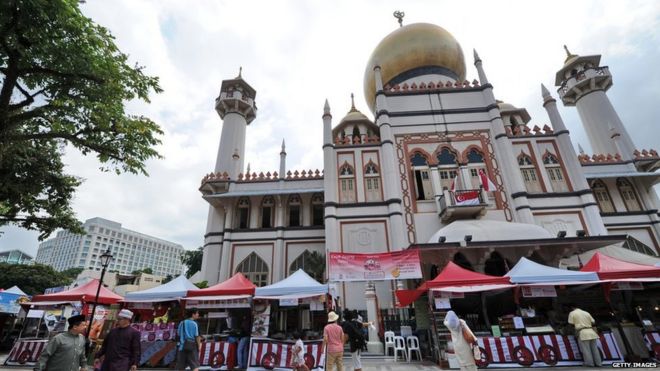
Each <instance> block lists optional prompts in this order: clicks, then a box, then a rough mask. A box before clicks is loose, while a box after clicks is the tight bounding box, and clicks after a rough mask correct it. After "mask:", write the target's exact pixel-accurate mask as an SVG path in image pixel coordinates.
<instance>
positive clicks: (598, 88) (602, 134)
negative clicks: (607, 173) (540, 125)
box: [555, 45, 635, 160]
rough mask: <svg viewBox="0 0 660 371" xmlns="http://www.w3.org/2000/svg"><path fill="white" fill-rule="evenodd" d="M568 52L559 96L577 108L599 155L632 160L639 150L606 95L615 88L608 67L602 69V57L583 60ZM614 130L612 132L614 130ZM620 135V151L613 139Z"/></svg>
mask: <svg viewBox="0 0 660 371" xmlns="http://www.w3.org/2000/svg"><path fill="white" fill-rule="evenodd" d="M564 49H566V55H567V57H566V61H565V63H564V67H562V68H561V69H560V70H559V71H558V72H557V75H556V78H555V85H556V86H558V87H559V89H557V92H558V93H559V97H560V98H561V100H562V102H563V103H564V105H565V106H567V107H570V106H575V107H577V110H578V113H579V114H580V119H581V121H582V124H583V125H584V128H585V130H586V132H587V136H588V137H589V142H590V143H591V148H592V149H593V151H594V153H595V154H612V155H614V154H616V153H619V154H620V155H621V158H622V159H623V160H631V159H632V156H633V151H634V150H635V146H634V144H633V142H632V140H631V139H630V135H628V132H627V131H626V128H625V127H624V126H623V123H622V122H621V119H620V118H619V115H618V114H617V113H616V111H615V110H614V107H613V106H612V103H611V102H610V100H609V98H608V97H607V94H605V92H606V91H607V90H608V89H609V88H610V87H611V86H612V75H611V74H610V70H609V68H608V67H607V66H600V55H588V56H579V55H575V54H571V53H570V52H569V51H568V48H566V45H564ZM610 128H611V129H612V130H611V129H610ZM612 133H617V134H618V138H617V140H618V141H619V146H618V147H619V148H617V145H616V143H615V140H614V139H613V138H612Z"/></svg>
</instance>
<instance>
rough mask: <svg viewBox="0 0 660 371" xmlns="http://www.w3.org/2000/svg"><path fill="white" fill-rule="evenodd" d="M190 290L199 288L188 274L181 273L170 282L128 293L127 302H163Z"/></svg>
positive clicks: (176, 297)
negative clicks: (190, 279) (187, 276)
mask: <svg viewBox="0 0 660 371" xmlns="http://www.w3.org/2000/svg"><path fill="white" fill-rule="evenodd" d="M189 290H197V286H195V285H194V284H193V283H192V282H190V281H189V280H188V279H187V278H186V276H184V275H180V276H179V277H177V278H175V279H173V280H172V281H170V282H167V283H165V284H162V285H160V286H156V287H152V288H150V289H146V290H142V291H134V292H129V293H127V294H126V297H125V298H124V301H125V302H145V301H152V302H162V301H170V300H178V299H180V298H182V297H184V296H186V294H187V293H188V291H189Z"/></svg>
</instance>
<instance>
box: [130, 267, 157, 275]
mask: <svg viewBox="0 0 660 371" xmlns="http://www.w3.org/2000/svg"><path fill="white" fill-rule="evenodd" d="M140 273H146V274H154V270H153V269H151V268H142V269H138V270H134V271H133V272H131V274H132V275H134V276H137V275H138V274H140Z"/></svg>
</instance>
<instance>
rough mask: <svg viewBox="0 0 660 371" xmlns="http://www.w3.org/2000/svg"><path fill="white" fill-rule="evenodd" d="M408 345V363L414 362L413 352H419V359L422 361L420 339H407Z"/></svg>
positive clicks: (409, 337)
mask: <svg viewBox="0 0 660 371" xmlns="http://www.w3.org/2000/svg"><path fill="white" fill-rule="evenodd" d="M406 343H407V346H408V362H410V361H412V354H413V352H417V359H418V360H420V361H421V360H422V351H421V350H419V338H418V337H417V336H414V335H412V336H408V337H407V338H406Z"/></svg>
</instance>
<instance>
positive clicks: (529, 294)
mask: <svg viewBox="0 0 660 371" xmlns="http://www.w3.org/2000/svg"><path fill="white" fill-rule="evenodd" d="M521 289H522V294H523V297H525V298H556V297H557V290H555V287H554V286H523V287H522V288H521Z"/></svg>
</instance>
